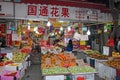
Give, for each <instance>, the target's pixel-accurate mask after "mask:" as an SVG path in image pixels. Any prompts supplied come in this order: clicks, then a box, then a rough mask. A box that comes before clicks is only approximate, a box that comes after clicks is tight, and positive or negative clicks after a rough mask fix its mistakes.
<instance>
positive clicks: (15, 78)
mask: <svg viewBox="0 0 120 80" xmlns="http://www.w3.org/2000/svg"><path fill="white" fill-rule="evenodd" d="M9 72H10V71H7V70H5V71H4V72H3V73H2V75H1V80H18V79H19V78H20V71H17V73H16V75H15V76H6V75H5V74H7V73H9Z"/></svg>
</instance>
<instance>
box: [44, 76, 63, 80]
mask: <svg viewBox="0 0 120 80" xmlns="http://www.w3.org/2000/svg"><path fill="white" fill-rule="evenodd" d="M45 80H64V75H59V76H46V79H45Z"/></svg>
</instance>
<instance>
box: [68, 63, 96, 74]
mask: <svg viewBox="0 0 120 80" xmlns="http://www.w3.org/2000/svg"><path fill="white" fill-rule="evenodd" d="M68 71H69V72H70V73H72V74H78V73H90V72H91V73H94V72H96V70H95V69H94V68H92V67H90V66H88V65H84V66H71V67H69V68H68Z"/></svg>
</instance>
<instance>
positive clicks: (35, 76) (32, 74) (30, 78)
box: [22, 64, 40, 80]
mask: <svg viewBox="0 0 120 80" xmlns="http://www.w3.org/2000/svg"><path fill="white" fill-rule="evenodd" d="M22 80H40V65H37V64H36V65H31V66H30V67H29V68H28V69H27V70H26V73H25V76H24V77H23V78H22Z"/></svg>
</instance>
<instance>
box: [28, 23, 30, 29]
mask: <svg viewBox="0 0 120 80" xmlns="http://www.w3.org/2000/svg"><path fill="white" fill-rule="evenodd" d="M28 30H30V23H29V22H28Z"/></svg>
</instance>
